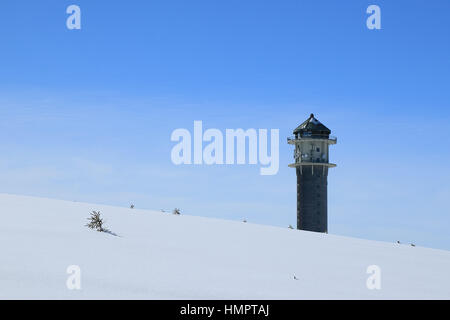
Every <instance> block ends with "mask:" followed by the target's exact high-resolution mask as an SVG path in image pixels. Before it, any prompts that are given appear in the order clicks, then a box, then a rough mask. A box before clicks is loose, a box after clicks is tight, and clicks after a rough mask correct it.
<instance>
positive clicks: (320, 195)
mask: <svg viewBox="0 0 450 320" xmlns="http://www.w3.org/2000/svg"><path fill="white" fill-rule="evenodd" d="M296 169H297V229H300V230H307V231H315V232H328V216H327V215H328V213H327V185H328V168H327V167H324V166H314V168H312V166H310V165H309V166H308V165H305V166H302V167H297V168H296Z"/></svg>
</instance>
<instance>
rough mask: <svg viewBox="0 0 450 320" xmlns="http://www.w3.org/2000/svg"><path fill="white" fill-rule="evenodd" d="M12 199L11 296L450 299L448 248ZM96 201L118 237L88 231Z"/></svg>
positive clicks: (4, 237)
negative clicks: (373, 282)
mask: <svg viewBox="0 0 450 320" xmlns="http://www.w3.org/2000/svg"><path fill="white" fill-rule="evenodd" d="M0 208H1V211H0V218H1V220H0V298H1V299H31V298H32V299H48V298H51V299H101V298H104V299H110V298H113V299H316V298H319V299H347V298H356V299H372V298H375V299H379V298H384V299H392V298H394V299H396V298H408V299H409V298H445V299H449V298H450V273H449V271H450V252H448V251H442V250H434V249H427V248H420V247H411V246H409V245H399V244H397V243H383V242H375V241H367V240H360V239H352V238H346V237H340V236H333V235H326V234H316V233H310V232H303V231H298V230H291V229H288V228H285V229H284V228H276V227H270V226H261V225H254V224H251V223H243V222H236V221H223V220H216V219H207V218H200V217H193V216H183V215H181V216H176V215H171V214H167V213H162V212H158V211H146V210H139V209H129V208H118V207H111V206H106V205H95V204H86V203H78V202H70V201H60V200H50V199H43V198H34V197H25V196H14V195H4V194H2V195H0ZM92 210H100V211H101V213H102V215H103V216H104V217H105V218H106V220H107V227H109V229H110V230H111V231H112V232H114V233H116V234H117V235H118V236H114V235H111V234H107V233H101V232H96V231H92V230H90V229H88V228H86V227H85V224H86V222H87V220H86V218H87V217H88V216H89V213H90V211H92ZM70 265H78V266H79V267H80V268H81V290H69V289H68V288H67V286H66V281H67V278H68V277H69V275H68V274H67V273H66V270H67V267H68V266H70ZM370 265H377V266H379V267H380V269H381V289H380V290H369V289H368V288H367V286H366V281H367V278H368V277H369V275H368V274H367V273H366V271H367V267H368V266H370ZM294 276H295V278H297V279H294Z"/></svg>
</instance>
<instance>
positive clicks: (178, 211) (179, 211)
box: [172, 208, 181, 215]
mask: <svg viewBox="0 0 450 320" xmlns="http://www.w3.org/2000/svg"><path fill="white" fill-rule="evenodd" d="M172 213H173V214H178V215H180V214H181V210H180V209H178V208H175V209H173V211H172Z"/></svg>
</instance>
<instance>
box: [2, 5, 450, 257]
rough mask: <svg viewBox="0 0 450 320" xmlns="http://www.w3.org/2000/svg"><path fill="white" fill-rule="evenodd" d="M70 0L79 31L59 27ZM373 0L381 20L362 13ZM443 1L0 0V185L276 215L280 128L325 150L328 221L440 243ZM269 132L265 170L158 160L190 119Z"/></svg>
mask: <svg viewBox="0 0 450 320" xmlns="http://www.w3.org/2000/svg"><path fill="white" fill-rule="evenodd" d="M71 4H77V5H79V6H80V8H81V12H82V29H81V30H68V29H67V28H66V19H67V17H68V15H67V14H66V8H67V7H68V6H69V5H71ZM370 4H376V5H379V6H380V8H381V26H382V29H381V30H368V29H367V28H366V19H367V17H368V15H367V14H366V8H367V7H368V6H369V5H370ZM449 10H450V2H448V1H444V0H435V1H432V2H430V1H312V0H311V1H300V0H296V1H290V0H283V1H253V0H246V1H242V0H240V1H235V0H231V1H230V0H227V1H222V0H216V1H196V0H194V1H181V0H177V1H171V0H168V1H84V0H73V1H61V0H53V1H45V0H42V1H32V2H31V1H22V0H15V1H12V0H6V1H3V2H2V5H1V8H0V39H1V41H2V46H1V50H0V154H1V156H0V181H1V183H0V192H4V193H14V194H25V195H35V196H45V197H50V198H59V199H67V200H77V201H89V202H94V203H107V204H114V205H121V206H128V205H129V204H130V203H131V202H132V203H134V204H135V205H136V207H137V208H148V209H156V210H159V209H173V208H174V207H179V208H181V209H182V211H183V212H184V213H185V214H191V215H201V216H208V217H215V218H223V219H233V220H242V219H244V218H245V219H247V220H248V221H249V222H254V223H260V224H270V225H276V226H282V227H287V226H288V225H289V224H292V225H295V221H296V220H295V219H296V216H295V214H296V194H295V192H296V190H295V187H296V185H295V183H296V180H295V170H293V169H290V168H288V167H287V165H288V164H289V163H290V162H291V161H292V154H293V150H292V148H291V147H290V146H289V145H287V144H286V143H285V141H286V140H285V138H286V136H288V135H290V134H291V132H292V130H293V129H294V128H295V127H296V126H297V125H298V124H300V123H301V122H302V121H304V120H305V119H306V118H307V117H308V116H309V114H310V113H311V112H313V113H314V114H316V116H317V118H318V119H319V120H320V121H322V122H323V123H324V124H325V125H327V126H328V127H329V128H330V129H331V130H332V134H334V135H336V136H337V137H338V144H337V145H336V146H332V148H331V161H332V162H334V163H337V165H338V166H337V168H335V169H333V170H330V175H329V182H328V183H329V210H328V211H329V232H330V233H334V234H341V235H347V236H356V237H362V238H367V239H377V240H383V241H396V240H400V241H404V242H414V243H416V244H417V245H423V246H431V247H437V248H444V249H450V233H449V232H448V229H449V228H450V215H449V206H448V199H449V198H450V179H449V178H450V170H449V161H450V151H449V148H448V143H449V141H450V139H449V138H450V137H449V136H450V134H449V132H448V125H449V123H450V112H449V107H450V102H449V101H450V79H449V77H450V59H449V58H450V41H449V36H450V24H449V19H448V12H449ZM194 120H202V121H203V126H204V127H205V129H207V128H217V129H220V130H223V132H224V131H225V129H227V128H244V129H247V128H267V129H271V128H277V129H280V170H279V172H278V174H277V175H275V176H261V175H259V166H254V165H243V166H237V165H232V166H175V165H173V164H172V162H171V160H170V151H171V149H172V147H173V146H174V143H173V142H171V141H170V135H171V133H172V131H173V130H174V129H177V128H187V129H189V130H192V127H193V121H194Z"/></svg>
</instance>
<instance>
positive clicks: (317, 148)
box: [287, 114, 337, 232]
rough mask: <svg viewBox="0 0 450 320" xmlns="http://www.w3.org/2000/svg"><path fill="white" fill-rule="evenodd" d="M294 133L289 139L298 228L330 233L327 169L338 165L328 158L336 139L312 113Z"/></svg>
mask: <svg viewBox="0 0 450 320" xmlns="http://www.w3.org/2000/svg"><path fill="white" fill-rule="evenodd" d="M293 133H294V136H292V137H289V138H288V139H287V142H288V144H291V145H294V147H295V149H294V160H295V162H294V163H292V164H290V165H289V167H291V168H295V169H296V173H297V229H301V230H308V231H316V232H327V231H328V212H327V185H328V168H333V167H336V165H335V164H334V163H330V161H329V146H330V145H333V144H336V143H337V138H336V137H333V136H330V133H331V131H330V129H328V128H327V127H325V126H324V125H323V124H322V123H321V122H320V121H318V120H317V119H316V118H314V115H313V114H311V115H310V117H309V118H308V119H307V120H306V121H305V122H303V123H302V124H301V125H300V126H298V127H297V128H296V129H295V130H294V132H293Z"/></svg>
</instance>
